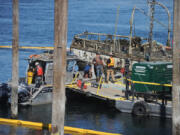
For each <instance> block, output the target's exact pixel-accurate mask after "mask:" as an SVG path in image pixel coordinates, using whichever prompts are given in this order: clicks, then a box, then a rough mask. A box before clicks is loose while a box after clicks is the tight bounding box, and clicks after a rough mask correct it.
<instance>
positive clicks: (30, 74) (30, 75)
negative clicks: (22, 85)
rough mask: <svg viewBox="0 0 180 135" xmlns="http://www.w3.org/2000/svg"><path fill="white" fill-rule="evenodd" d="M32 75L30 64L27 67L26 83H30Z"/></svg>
mask: <svg viewBox="0 0 180 135" xmlns="http://www.w3.org/2000/svg"><path fill="white" fill-rule="evenodd" d="M33 76H34V71H33V67H31V66H30V67H29V69H28V72H27V83H28V85H30V84H32V80H33Z"/></svg>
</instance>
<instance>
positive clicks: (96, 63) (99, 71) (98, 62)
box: [93, 53, 103, 82]
mask: <svg viewBox="0 0 180 135" xmlns="http://www.w3.org/2000/svg"><path fill="white" fill-rule="evenodd" d="M93 64H94V67H95V70H96V71H95V72H96V82H98V81H99V80H100V77H101V76H102V71H103V61H102V58H101V56H100V55H99V53H96V57H95V58H94V59H93Z"/></svg>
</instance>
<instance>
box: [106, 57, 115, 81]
mask: <svg viewBox="0 0 180 135" xmlns="http://www.w3.org/2000/svg"><path fill="white" fill-rule="evenodd" d="M114 62H115V61H114V58H113V57H112V54H111V56H110V58H109V59H108V60H107V82H109V75H111V77H112V81H113V82H114V81H115V79H114V70H113V68H114Z"/></svg>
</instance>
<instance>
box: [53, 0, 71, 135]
mask: <svg viewBox="0 0 180 135" xmlns="http://www.w3.org/2000/svg"><path fill="white" fill-rule="evenodd" d="M54 4H55V5H54V6H55V9H54V12H55V15H54V45H55V46H54V72H53V76H54V85H53V104H52V134H59V135H64V114H65V100H66V98H65V79H66V44H67V8H68V0H55V1H54Z"/></svg>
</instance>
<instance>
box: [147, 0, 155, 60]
mask: <svg viewBox="0 0 180 135" xmlns="http://www.w3.org/2000/svg"><path fill="white" fill-rule="evenodd" d="M154 3H155V0H152V2H149V4H150V32H149V38H148V41H149V50H148V55H149V58H150V59H151V50H152V38H153V27H154V25H153V20H154V10H155V8H154V7H155V4H154Z"/></svg>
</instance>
